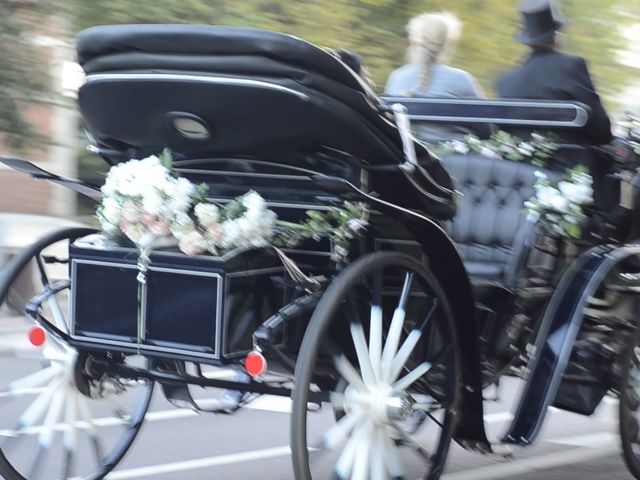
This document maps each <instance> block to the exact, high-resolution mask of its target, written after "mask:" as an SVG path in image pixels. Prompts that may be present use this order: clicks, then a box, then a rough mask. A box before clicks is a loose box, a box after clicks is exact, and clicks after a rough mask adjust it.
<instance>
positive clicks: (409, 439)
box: [392, 422, 431, 462]
mask: <svg viewBox="0 0 640 480" xmlns="http://www.w3.org/2000/svg"><path fill="white" fill-rule="evenodd" d="M392 425H393V429H394V430H395V431H396V432H398V434H399V435H400V436H401V437H402V440H403V441H404V442H406V443H407V444H408V445H410V446H411V447H412V448H413V450H415V451H416V452H417V453H418V455H419V456H420V457H422V458H423V459H424V460H425V461H426V462H429V461H430V460H431V454H430V453H429V451H428V450H427V449H426V448H424V446H423V445H422V444H421V443H420V442H418V441H417V440H416V439H415V438H413V436H411V435H409V434H408V433H407V432H406V430H405V429H404V428H402V426H400V425H398V424H396V423H395V422H394V423H392Z"/></svg>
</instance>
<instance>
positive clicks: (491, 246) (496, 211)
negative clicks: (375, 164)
mask: <svg viewBox="0 0 640 480" xmlns="http://www.w3.org/2000/svg"><path fill="white" fill-rule="evenodd" d="M443 161H444V163H445V166H446V168H447V170H448V171H449V173H450V174H451V175H452V177H453V178H454V180H455V182H456V185H457V188H458V189H459V190H460V191H461V193H462V198H461V199H460V201H459V204H458V211H457V214H456V216H455V217H454V218H453V219H452V220H451V221H448V222H447V223H446V225H445V228H446V229H447V231H448V233H449V234H450V235H451V237H452V239H453V240H454V242H455V243H456V245H457V247H458V249H459V251H460V253H461V255H462V257H463V259H464V262H465V266H466V268H467V271H468V273H469V275H470V276H471V277H472V279H482V280H492V281H496V282H500V283H503V284H507V283H509V282H511V281H513V279H512V278H511V277H512V275H510V272H511V270H512V269H513V266H514V263H515V262H517V257H518V256H519V255H520V254H521V249H522V247H523V243H524V238H523V236H524V235H526V232H525V230H526V229H530V228H531V223H530V222H529V221H527V220H526V215H525V214H524V213H523V209H524V203H525V202H526V201H527V200H528V199H529V198H531V197H532V196H533V194H534V189H533V185H534V184H535V183H536V180H537V177H536V175H535V172H536V171H537V170H540V168H538V167H534V166H532V165H528V164H525V163H518V162H512V161H508V160H502V159H496V158H488V157H483V156H481V155H477V154H470V155H451V156H447V157H445V158H443ZM545 173H546V174H547V175H550V176H551V177H553V174H552V173H551V172H547V171H545ZM507 286H508V285H507Z"/></svg>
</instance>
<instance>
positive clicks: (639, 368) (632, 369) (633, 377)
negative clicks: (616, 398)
mask: <svg viewBox="0 0 640 480" xmlns="http://www.w3.org/2000/svg"><path fill="white" fill-rule="evenodd" d="M635 340H636V341H635V342H634V344H633V347H632V348H631V349H630V351H629V354H628V355H627V366H626V371H625V374H624V375H623V382H622V389H621V393H620V436H621V440H622V449H623V453H624V457H625V461H626V463H627V465H628V466H629V469H630V470H631V472H632V473H633V474H634V476H636V478H637V476H638V475H640V345H638V340H640V337H639V336H638V334H636V335H635Z"/></svg>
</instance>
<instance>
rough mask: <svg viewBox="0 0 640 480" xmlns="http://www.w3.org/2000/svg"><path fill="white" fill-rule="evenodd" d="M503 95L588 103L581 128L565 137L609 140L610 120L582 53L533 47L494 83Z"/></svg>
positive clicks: (592, 142) (587, 141)
mask: <svg viewBox="0 0 640 480" xmlns="http://www.w3.org/2000/svg"><path fill="white" fill-rule="evenodd" d="M497 90H498V93H499V94H500V97H502V98H523V99H539V100H571V101H578V102H582V103H584V104H585V105H588V106H589V107H591V115H590V118H589V121H588V123H587V125H586V126H585V128H584V129H583V130H582V131H581V132H579V133H578V132H571V133H570V134H569V133H567V134H563V135H562V137H563V138H564V139H565V141H568V142H574V143H582V144H588V145H601V144H605V143H609V142H610V141H611V139H612V137H611V123H610V121H609V117H608V116H607V113H606V112H605V110H604V108H603V107H602V104H601V103H600V97H599V96H598V94H597V93H596V89H595V87H594V86H593V82H592V81H591V76H590V75H589V71H588V69H587V64H586V62H585V61H584V59H583V58H581V57H576V56H573V55H566V54H564V53H560V52H557V51H555V50H535V51H533V52H532V53H531V55H530V56H529V58H528V59H527V60H526V61H525V62H524V63H523V64H522V65H520V66H518V67H516V68H514V69H513V70H511V71H509V72H507V73H505V74H504V75H503V76H502V77H501V78H500V79H499V80H498V83H497Z"/></svg>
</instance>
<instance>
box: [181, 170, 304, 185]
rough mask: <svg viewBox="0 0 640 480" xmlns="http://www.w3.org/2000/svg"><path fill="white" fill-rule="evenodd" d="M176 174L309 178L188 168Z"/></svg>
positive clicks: (284, 178) (280, 178)
mask: <svg viewBox="0 0 640 480" xmlns="http://www.w3.org/2000/svg"><path fill="white" fill-rule="evenodd" d="M175 171H176V172H178V173H195V174H197V175H220V176H225V177H249V178H252V177H255V178H275V179H278V180H296V181H306V182H310V181H311V178H310V177H309V176H306V175H305V176H302V175H284V174H282V175H280V174H278V173H247V172H230V171H228V170H227V171H225V170H200V169H189V168H176V169H175Z"/></svg>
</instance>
